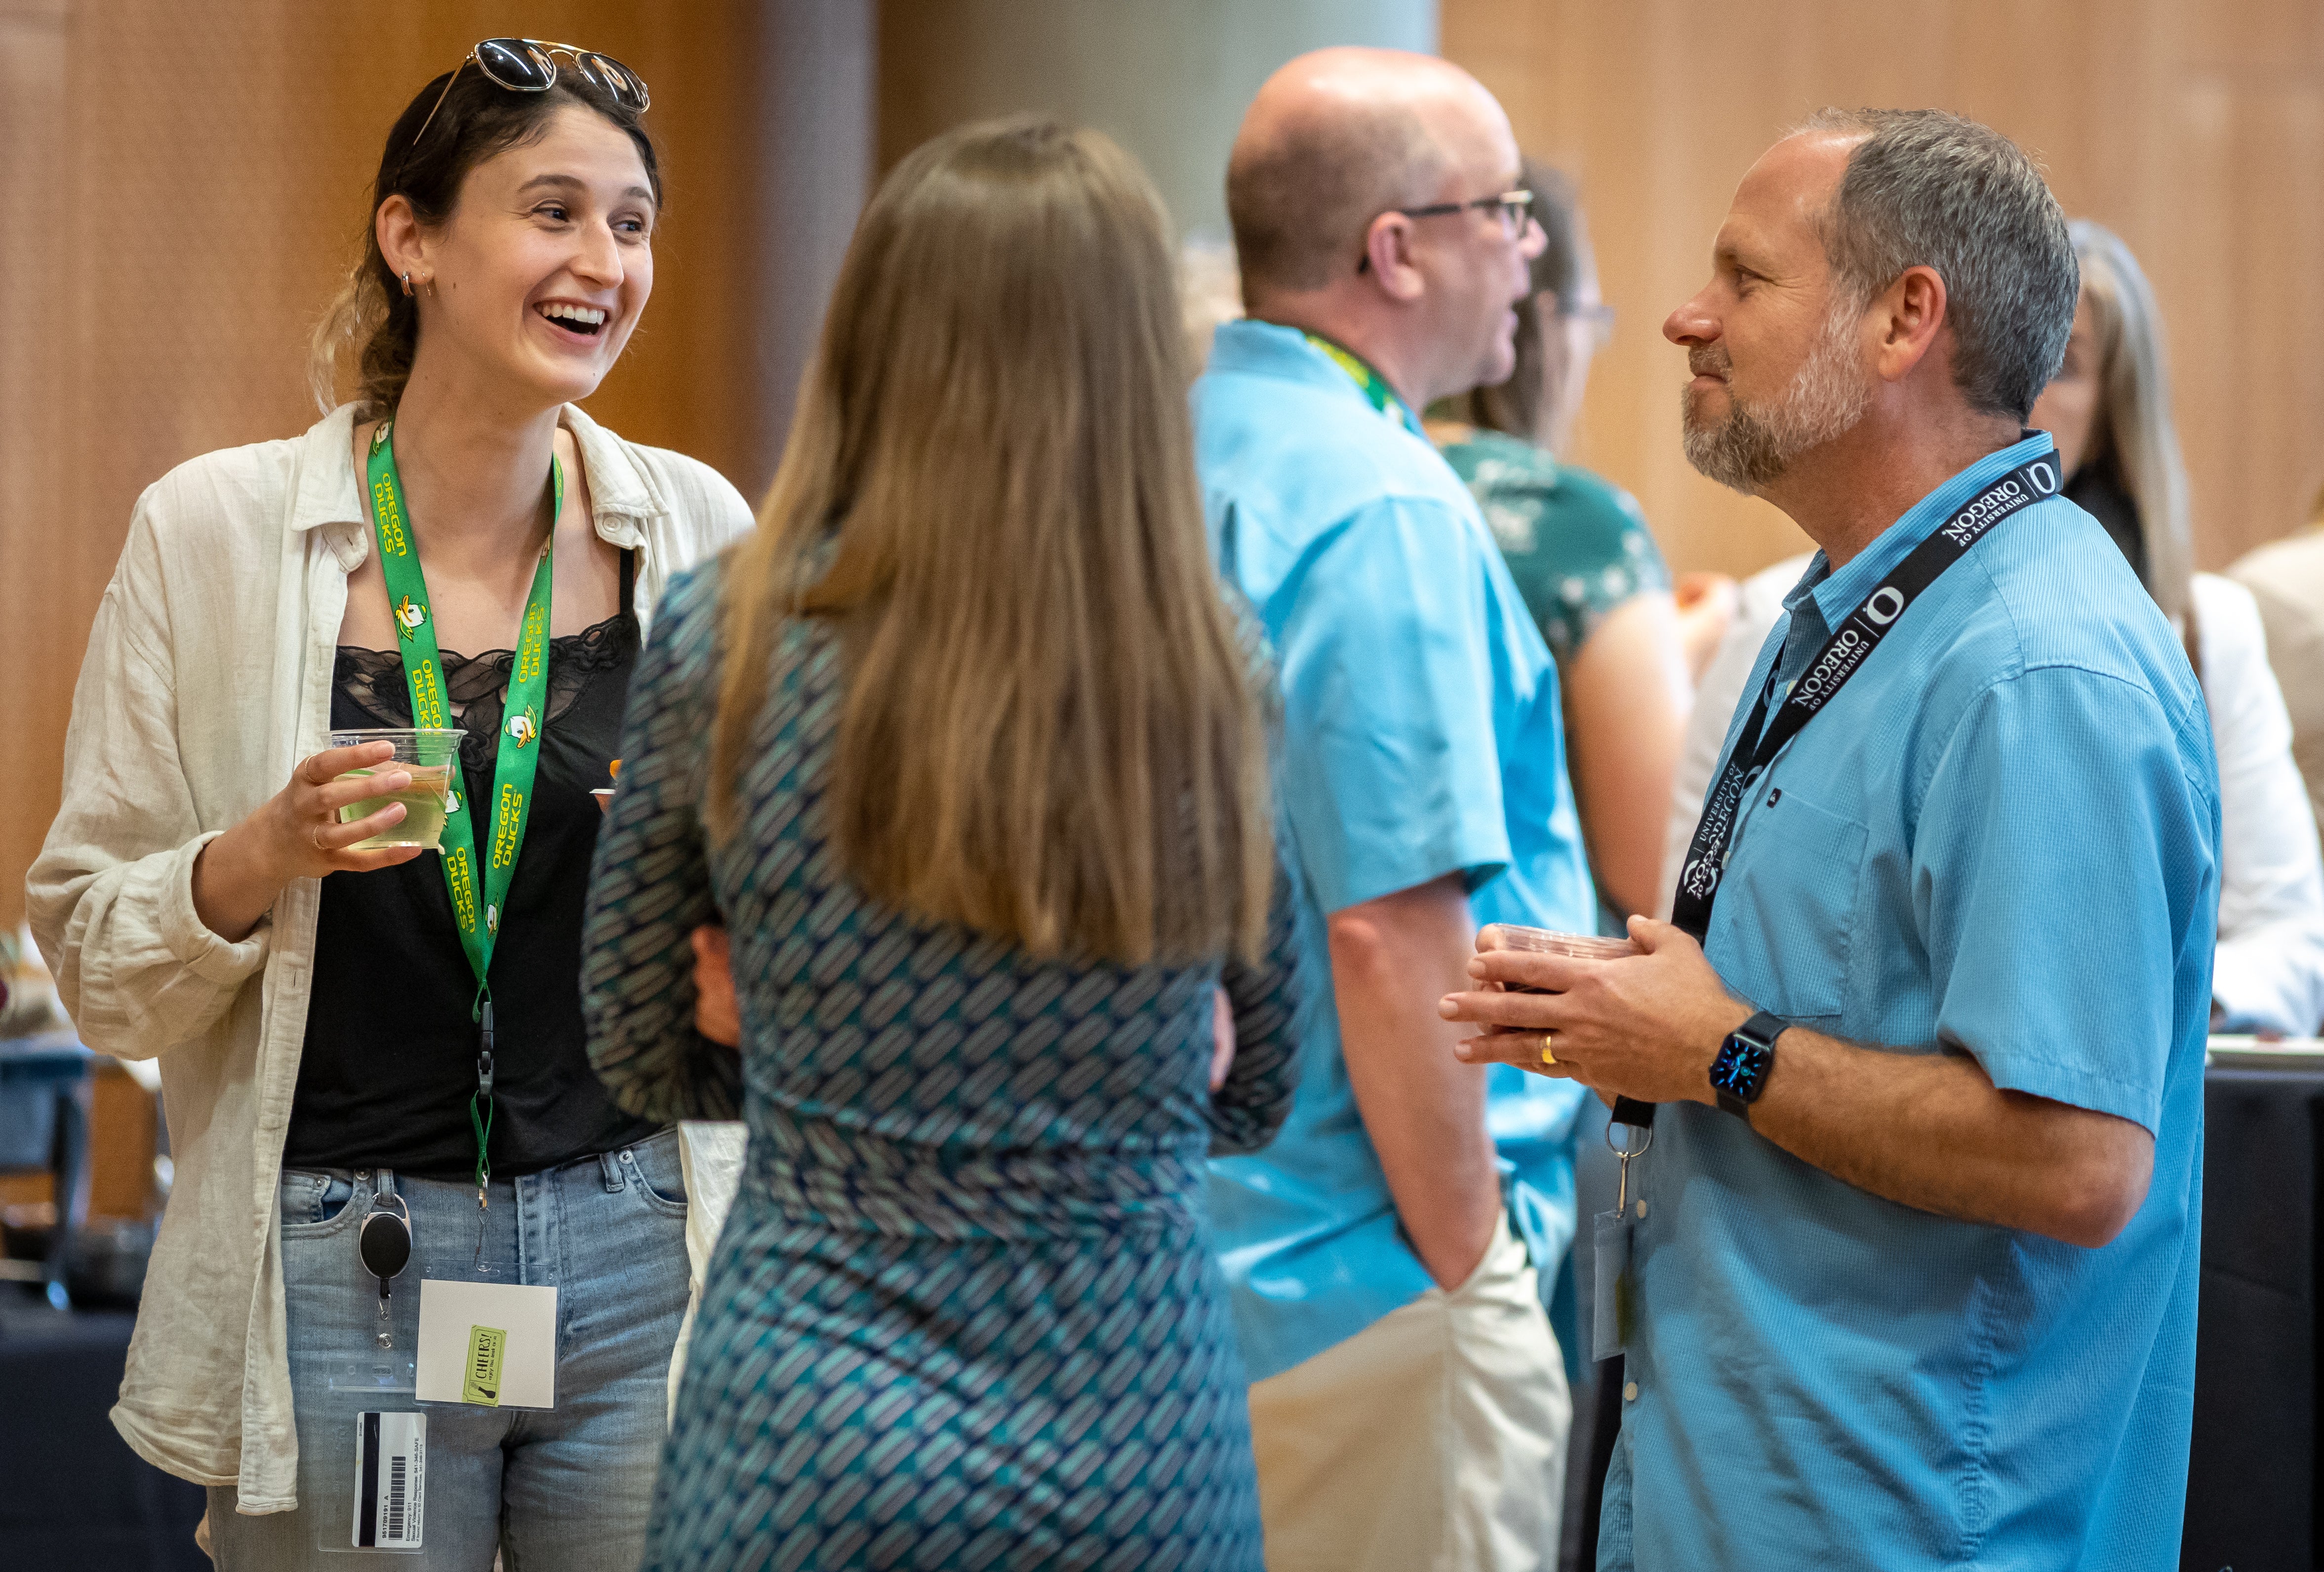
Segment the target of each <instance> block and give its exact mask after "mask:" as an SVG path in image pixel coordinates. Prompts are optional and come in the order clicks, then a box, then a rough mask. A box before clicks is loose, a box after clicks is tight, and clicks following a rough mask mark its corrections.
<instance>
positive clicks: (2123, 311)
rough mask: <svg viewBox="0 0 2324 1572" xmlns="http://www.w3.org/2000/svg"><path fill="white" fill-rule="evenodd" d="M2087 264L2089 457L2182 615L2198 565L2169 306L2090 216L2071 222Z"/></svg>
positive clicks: (2157, 587)
mask: <svg viewBox="0 0 2324 1572" xmlns="http://www.w3.org/2000/svg"><path fill="white" fill-rule="evenodd" d="M2066 228H2067V233H2068V234H2070V235H2072V236H2073V241H2074V259H2075V261H2077V262H2080V264H2081V270H2082V299H2085V300H2087V301H2089V307H2090V328H2091V337H2092V339H2093V340H2094V341H2095V345H2096V347H2097V350H2098V412H2097V416H2096V418H2094V419H2093V420H2092V421H2091V423H2090V427H2091V429H2090V444H2089V452H2088V453H2087V455H2085V456H2084V458H2083V460H2082V462H2083V463H2084V464H2093V463H2099V462H2110V463H2111V464H2113V465H2114V468H2115V473H2116V476H2117V478H2119V479H2120V481H2121V482H2122V486H2123V490H2124V491H2126V492H2129V493H2130V500H2131V501H2132V502H2133V503H2134V504H2135V505H2136V507H2137V509H2138V527H2139V532H2140V534H2141V535H2142V536H2143V537H2144V542H2145V546H2146V588H2147V593H2150V594H2152V595H2153V597H2154V603H2155V604H2156V605H2158V606H2160V607H2162V608H2163V614H2164V615H2165V616H2167V617H2169V618H2171V619H2172V621H2179V620H2181V618H2183V617H2184V616H2185V615H2186V612H2187V609H2188V603H2189V597H2190V595H2191V593H2192V591H2191V589H2190V580H2191V579H2192V578H2193V576H2194V573H2195V539H2194V528H2193V524H2192V521H2191V519H2190V511H2191V509H2190V505H2189V501H2188V496H2187V461H2186V460H2185V458H2184V457H2182V456H2181V454H2180V451H2179V427H2178V426H2177V424H2176V423H2175V422H2174V421H2173V420H2172V417H2171V372H2170V366H2169V363H2168V362H2167V361H2166V360H2165V358H2164V356H2163V314H2162V312H2161V310H2160V309H2159V308H2157V307H2156V306H2155V303H2154V290H2153V288H2152V287H2150V286H2149V285H2148V283H2147V281H2146V274H2145V273H2144V271H2141V270H2140V268H2139V265H2138V259H2137V258H2136V257H2135V256H2133V255H2131V254H2130V247H2128V246H2127V245H2125V244H2123V243H2122V238H2121V236H2119V235H2117V234H2115V233H2114V232H2113V231H2112V230H2110V229H2107V228H2106V227H2104V226H2103V225H2097V224H2093V223H2091V222H2090V221H2089V219H2087V218H2077V219H2075V220H2074V221H2073V222H2072V223H2071V224H2070V225H2067V226H2066Z"/></svg>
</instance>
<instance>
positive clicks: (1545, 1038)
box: [1541, 1032, 1557, 1064]
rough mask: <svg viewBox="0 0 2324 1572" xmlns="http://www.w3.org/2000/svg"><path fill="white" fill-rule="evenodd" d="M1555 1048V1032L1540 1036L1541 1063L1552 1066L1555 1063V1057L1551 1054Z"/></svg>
mask: <svg viewBox="0 0 2324 1572" xmlns="http://www.w3.org/2000/svg"><path fill="white" fill-rule="evenodd" d="M1556 1046H1557V1034H1556V1033H1555V1032H1544V1033H1543V1034H1541V1062H1543V1063H1544V1064H1554V1063H1556V1062H1557V1055H1556V1054H1555V1053H1553V1052H1552V1050H1553V1049H1554V1048H1555V1047H1556Z"/></svg>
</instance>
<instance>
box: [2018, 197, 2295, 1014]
mask: <svg viewBox="0 0 2324 1572" xmlns="http://www.w3.org/2000/svg"><path fill="white" fill-rule="evenodd" d="M2072 233H2073V237H2074V254H2075V256H2076V258H2077V259H2078V260H2079V261H2080V263H2081V268H2082V296H2081V300H2080V304H2079V305H2078V306H2077V307H2076V308H2075V311H2074V333H2073V336H2072V337H2071V338H2070V339H2069V340H2068V341H2067V344H2066V363H2065V365H2064V366H2063V367H2062V368H2061V370H2060V371H2059V372H2058V375H2057V378H2056V380H2054V381H2053V382H2051V384H2050V386H2049V387H2048V388H2047V389H2046V390H2044V391H2043V394H2042V398H2041V400H2040V401H2039V402H2038V403H2036V404H2035V405H2034V406H2033V417H2032V424H2033V426H2034V427H2038V428H2039V429H2042V430H2044V431H2047V432H2049V433H2050V435H2051V436H2052V438H2054V439H2055V440H2056V442H2057V444H2058V462H2059V464H2061V466H2062V467H2063V468H2064V469H2065V472H2066V495H2067V496H2068V497H2069V498H2070V499H2071V500H2072V501H2076V502H2078V503H2080V505H2081V506H2082V508H2083V509H2084V510H2086V511H2088V512H2089V514H2090V515H2091V516H2092V517H2094V518H2095V519H2098V522H2099V523H2100V524H2102V525H2104V526H2105V527H2106V531H2107V534H2109V535H2111V536H2112V537H2114V541H2115V544H2116V546H2118V547H2121V548H2122V554H2123V556H2125V557H2126V558H2128V559H2129V562H2130V565H2131V566H2132V568H2133V569H2135V571H2136V572H2137V574H2138V576H2139V579H2140V581H2141V582H2142V583H2144V584H2145V585H2146V588H2147V593H2150V594H2152V595H2153V597H2154V601H2155V604H2157V605H2159V606H2161V607H2162V608H2163V611H2164V612H2165V613H2166V614H2168V615H2169V616H2170V618H2171V620H2172V622H2173V624H2175V625H2176V626H2177V627H2178V628H2179V629H2180V630H2181V636H2182V638H2183V639H2184V640H2185V642H2186V646H2187V655H2188V658H2189V659H2190V660H2191V661H2192V662H2193V663H2194V666H2195V675H2196V676H2197V677H2198V678H2199V680H2200V681H2201V683H2202V685H2203V699H2204V702H2205V703H2207V704H2208V705H2209V707H2210V712H2211V738H2212V741H2213V744H2214V746H2215V747H2216V748H2217V749H2218V756H2219V842H2220V856H2219V864H2220V878H2219V944H2218V954H2217V957H2216V958H2215V960H2214V961H2213V962H2212V970H2211V1000H2212V1018H2213V1021H2214V1022H2215V1024H2217V1025H2218V1026H2219V1027H2220V1028H2221V1029H2222V1030H2227V1031H2241V1032H2248V1031H2254V1030H2262V1031H2272V1032H2282V1033H2285V1034H2293V1035H2301V1036H2305V1035H2309V1034H2313V1033H2314V1032H2315V1031H2316V1030H2317V1027H2318V1025H2319V1022H2324V866H2319V858H2318V850H2317V834H2316V824H2315V821H2314V819H2313V818H2312V817H2311V816H2310V813H2309V811H2308V799H2307V793H2306V791H2305V789H2304V787H2303V786H2302V785H2301V778H2300V770H2299V767H2298V766H2297V765H2295V764H2294V763H2293V762H2292V722H2291V720H2290V718H2289V716H2288V715H2287V714H2286V713H2285V712H2284V707H2283V695H2282V691H2281V690H2280V689H2279V688H2278V687H2277V686H2276V681H2275V676H2274V674H2273V672H2272V671H2271V670H2270V669H2269V667H2268V662H2267V642H2266V635H2265V633H2264V630H2263V627H2262V624H2261V622H2260V615H2259V608H2258V607H2257V606H2256V605H2255V604H2254V603H2253V601H2252V595H2251V592H2250V591H2249V590H2246V589H2245V588H2244V587H2243V586H2242V585H2241V584H2236V583H2235V582H2234V581H2233V580H2230V579H2225V578H2221V577H2219V576H2218V575H2215V574H2206V573H2197V572H2195V571H2194V560H2195V546H2194V532H2193V529H2192V528H2191V525H2190V519H2189V508H2188V501H2187V470H2186V464H2185V463H2184V461H2183V460H2182V459H2181V456H2180V453H2179V434H2178V429H2177V427H2176V426H2175V425H2174V423H2173V422H2172V416H2171V383H2170V377H2169V373H2168V372H2167V370H2166V369H2165V365H2164V362H2163V322H2162V316H2161V313H2160V312H2159V311H2158V310H2157V309H2156V308H2155V304H2154V293H2153V290H2152V289H2150V288H2149V287H2148V285H2147V281H2146V275H2145V274H2144V272H2142V271H2140V269H2139V266H2138V262H2137V260H2136V259H2135V258H2134V257H2133V256H2132V255H2131V253H2130V248H2129V247H2128V246H2126V245H2125V244H2123V243H2122V241H2121V240H2120V239H2119V238H2118V237H2116V235H2115V234H2113V233H2112V232H2111V231H2109V230H2107V229H2104V228H2101V227H2100V226H2098V225H2096V224H2092V223H2090V222H2089V221H2088V220H2086V219H2085V220H2078V221H2076V222H2075V223H2074V225H2072Z"/></svg>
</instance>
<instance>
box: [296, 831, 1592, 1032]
mask: <svg viewBox="0 0 2324 1572" xmlns="http://www.w3.org/2000/svg"><path fill="white" fill-rule="evenodd" d="M307 839H308V840H309V841H313V842H314V843H315V850H318V851H320V850H323V826H322V825H321V824H320V823H318V824H317V825H316V826H315V827H314V828H313V829H311V830H309V831H308V832H307ZM1544 1052H1546V1050H1544Z"/></svg>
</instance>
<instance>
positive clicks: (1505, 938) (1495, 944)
mask: <svg viewBox="0 0 2324 1572" xmlns="http://www.w3.org/2000/svg"><path fill="white" fill-rule="evenodd" d="M1477 941H1478V948H1479V949H1481V950H1529V951H1533V952H1534V953H1535V954H1536V955H1567V956H1571V957H1572V958H1573V959H1574V960H1576V961H1619V960H1620V959H1622V957H1624V956H1625V955H1637V954H1641V953H1643V951H1640V950H1639V948H1638V947H1637V945H1636V944H1634V943H1632V942H1630V941H1629V940H1628V939H1607V938H1601V937H1600V936H1599V935H1598V934H1596V933H1559V932H1557V930H1555V929H1554V928H1526V927H1520V926H1519V925H1518V924H1515V923H1495V924H1492V925H1490V926H1489V927H1488V928H1486V929H1485V931H1484V932H1483V933H1480V934H1478V935H1477ZM1501 986H1503V987H1504V988H1508V990H1509V991H1510V992H1511V993H1550V992H1553V991H1554V990H1553V989H1550V988H1520V987H1519V986H1518V985H1517V984H1516V983H1513V982H1512V983H1504V984H1502V985H1501Z"/></svg>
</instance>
